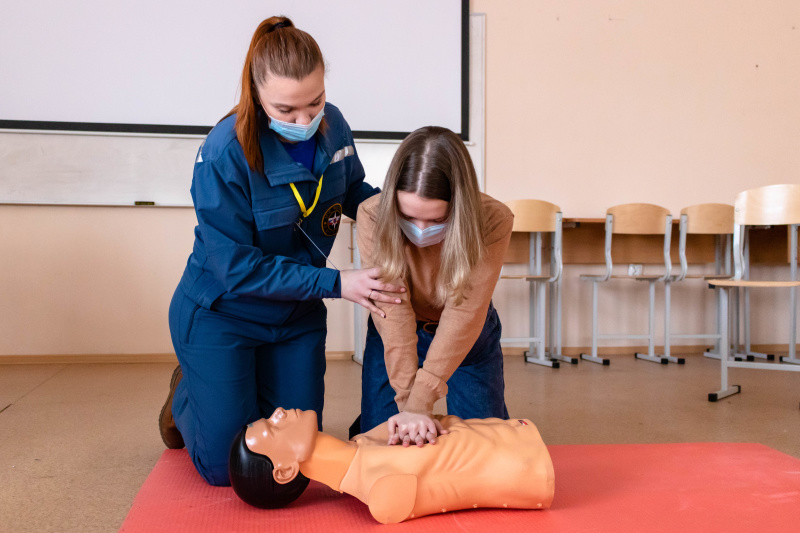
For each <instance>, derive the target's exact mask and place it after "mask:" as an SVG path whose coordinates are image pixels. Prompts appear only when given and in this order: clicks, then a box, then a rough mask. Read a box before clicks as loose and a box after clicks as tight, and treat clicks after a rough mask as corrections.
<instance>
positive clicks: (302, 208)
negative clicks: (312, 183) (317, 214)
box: [289, 174, 325, 218]
mask: <svg viewBox="0 0 800 533" xmlns="http://www.w3.org/2000/svg"><path fill="white" fill-rule="evenodd" d="M324 177H325V175H324V174H323V175H322V176H320V177H319V185H317V194H316V195H315V196H314V203H313V204H312V205H311V207H310V208H308V209H306V204H305V203H304V202H303V198H302V197H301V196H300V193H299V192H297V187H295V186H294V183H290V184H289V187H291V188H292V192H293V193H294V197H295V198H297V203H298V204H300V211H302V212H303V218H307V217H308V215H310V214H311V212H312V211H313V210H314V208H315V207H317V200H319V193H320V191H321V190H322V178H324Z"/></svg>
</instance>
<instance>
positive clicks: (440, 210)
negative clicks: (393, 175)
mask: <svg viewBox="0 0 800 533" xmlns="http://www.w3.org/2000/svg"><path fill="white" fill-rule="evenodd" d="M397 209H398V210H399V211H400V216H401V217H403V218H404V219H406V220H408V221H409V222H411V223H412V224H414V225H415V226H417V227H418V228H419V229H425V228H428V227H430V226H436V225H437V224H442V223H444V222H445V221H447V216H448V214H449V210H450V202H446V201H444V200H435V199H432V198H422V197H421V196H417V193H413V192H406V191H397Z"/></svg>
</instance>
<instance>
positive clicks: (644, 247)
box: [505, 218, 789, 265]
mask: <svg viewBox="0 0 800 533" xmlns="http://www.w3.org/2000/svg"><path fill="white" fill-rule="evenodd" d="M679 222H680V221H679V220H675V221H673V225H672V243H671V244H672V247H671V250H670V257H671V259H672V262H673V263H675V264H677V263H678V243H679V237H680V234H679ZM563 228H564V230H563V236H562V246H563V252H562V259H563V262H564V264H565V265H570V264H573V265H574V264H583V265H594V264H604V263H605V252H604V247H605V219H602V218H565V219H564V226H563ZM715 242H716V240H715V236H714V235H687V237H686V258H687V260H688V262H689V263H691V264H702V263H713V262H714V248H715ZM528 244H529V237H528V234H527V233H522V232H514V233H513V234H512V235H511V243H510V244H509V247H508V252H507V253H506V257H505V262H506V263H527V262H528ZM542 246H543V251H544V252H545V255H544V257H543V258H542V262H543V263H544V264H546V263H547V261H549V238H548V237H547V236H545V238H544V241H543V243H542ZM663 246H664V239H663V237H661V236H659V235H621V234H617V235H614V238H613V240H612V242H611V253H612V257H613V258H614V263H616V264H624V263H641V264H663V263H664V254H663ZM788 262H789V232H788V229H787V226H771V227H767V228H754V229H753V230H752V233H751V239H750V263H751V264H781V263H784V264H786V263H788Z"/></svg>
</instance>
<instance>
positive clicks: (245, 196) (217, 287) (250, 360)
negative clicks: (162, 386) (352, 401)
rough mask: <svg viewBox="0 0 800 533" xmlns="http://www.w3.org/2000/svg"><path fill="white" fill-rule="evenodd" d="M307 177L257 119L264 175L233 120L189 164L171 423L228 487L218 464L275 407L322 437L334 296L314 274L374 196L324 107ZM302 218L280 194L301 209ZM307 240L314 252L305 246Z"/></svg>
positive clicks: (348, 136)
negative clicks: (303, 418)
mask: <svg viewBox="0 0 800 533" xmlns="http://www.w3.org/2000/svg"><path fill="white" fill-rule="evenodd" d="M325 119H326V122H327V128H326V129H325V131H324V132H323V131H319V132H317V133H316V139H317V148H316V153H315V155H314V163H313V167H312V169H313V172H310V171H309V170H308V169H307V168H306V167H304V166H303V165H302V164H301V163H297V162H295V161H294V160H293V159H292V157H291V156H290V155H289V154H288V153H287V151H286V149H285V148H284V147H283V145H282V143H281V142H280V140H279V138H278V136H277V134H276V133H275V132H273V131H272V130H270V129H269V127H268V124H267V123H266V120H261V126H260V145H261V153H262V155H263V157H264V172H263V173H259V172H257V171H254V170H253V169H251V168H250V167H249V166H248V163H247V160H246V159H245V156H244V152H243V151H242V147H241V145H240V144H239V141H238V140H237V138H236V132H235V130H234V123H235V120H236V116H235V115H233V116H230V117H228V118H226V119H224V120H223V121H221V122H220V123H219V124H217V126H216V127H215V128H214V129H213V130H212V131H211V132H210V133H209V134H208V137H207V138H206V140H205V142H204V143H203V145H202V146H201V147H200V150H199V152H198V155H197V160H196V163H195V166H194V178H193V181H192V199H193V200H194V206H195V211H196V213H197V222H198V224H197V227H196V228H195V242H194V250H193V252H192V254H191V256H190V257H189V261H188V264H187V265H186V269H185V271H184V273H183V277H182V278H181V281H180V283H179V285H178V288H177V290H176V291H175V294H174V296H173V298H172V302H171V304H170V310H169V326H170V333H171V335H172V342H173V345H174V347H175V352H176V353H177V356H178V361H179V362H180V365H181V369H182V371H183V378H182V380H181V381H180V383H179V384H178V387H177V388H176V390H175V394H174V399H173V403H172V413H173V417H174V419H175V423H176V425H177V427H178V429H179V430H180V432H181V435H182V436H183V439H184V442H185V443H186V448H187V449H188V451H189V455H190V456H191V458H192V461H193V462H194V465H195V467H196V468H197V471H198V472H199V473H200V475H201V476H203V478H205V480H206V481H208V482H209V483H211V484H212V485H228V484H230V482H229V479H228V454H229V449H230V445H231V441H232V440H233V437H234V435H235V434H236V432H237V431H238V430H239V429H240V428H241V427H242V425H244V424H247V423H249V422H252V421H253V420H257V419H259V418H262V417H267V416H270V415H271V414H272V412H273V410H274V409H275V408H276V407H284V408H299V409H313V410H314V411H316V413H317V416H318V418H319V421H320V429H321V426H322V405H323V397H324V392H325V390H324V379H323V378H324V374H325V336H326V333H327V329H326V309H325V305H324V304H323V302H322V298H339V297H341V281H340V277H339V272H338V271H337V270H333V269H330V268H326V267H325V263H326V260H325V257H324V256H323V255H322V254H321V253H320V252H319V251H318V250H317V249H316V247H315V246H314V244H316V246H317V247H319V248H320V249H321V250H322V252H323V253H324V254H325V255H328V254H329V253H330V250H331V247H332V246H333V241H334V238H335V236H336V233H337V232H338V229H339V224H340V221H341V217H342V214H345V215H347V216H349V217H351V218H353V219H355V217H356V212H357V210H358V205H359V204H360V203H361V202H362V201H364V200H365V199H367V198H369V197H370V196H372V195H374V194H377V193H378V192H379V190H378V189H377V188H373V187H371V186H370V185H368V184H367V183H365V182H364V169H363V167H362V166H361V162H360V161H359V159H358V155H357V154H356V151H355V145H354V142H353V135H352V133H351V131H350V128H349V126H348V125H347V123H346V122H345V120H344V118H343V117H342V114H341V112H340V111H339V110H338V109H337V108H336V107H335V106H333V105H331V104H326V105H325ZM321 176H322V177H323V181H322V189H321V192H320V195H319V201H318V203H317V205H316V207H315V208H314V210H313V212H312V213H311V214H310V215H309V216H308V218H305V219H303V220H302V222H301V226H302V228H303V230H304V231H305V233H307V234H308V237H306V236H305V235H303V233H302V232H301V231H300V230H299V229H298V227H297V226H296V225H295V222H297V221H299V220H300V219H301V218H302V214H301V210H300V206H299V204H298V202H297V199H296V198H295V195H294V193H293V192H292V190H291V187H290V185H289V184H290V183H294V184H295V187H296V188H297V191H298V193H299V194H300V196H301V197H302V199H303V202H304V203H305V205H306V207H307V208H308V207H310V206H311V205H312V204H313V201H314V196H315V192H316V189H317V184H318V183H319V180H320V177H321ZM309 238H310V239H313V241H314V244H312V243H311V242H309Z"/></svg>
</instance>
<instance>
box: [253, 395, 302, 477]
mask: <svg viewBox="0 0 800 533" xmlns="http://www.w3.org/2000/svg"><path fill="white" fill-rule="evenodd" d="M316 439H317V413H315V412H314V411H300V410H297V409H290V410H289V411H286V410H284V409H282V408H280V407H278V408H277V409H275V412H274V413H272V416H270V417H269V418H262V419H261V420H257V421H255V422H253V423H252V424H250V425H249V426H247V431H246V432H245V442H246V443H247V447H248V448H250V451H253V452H255V453H260V454H262V455H266V456H267V457H269V458H270V459H271V460H272V464H273V465H274V471H273V477H274V478H275V481H277V482H278V483H288V482H290V481H291V480H293V479H294V478H295V476H297V473H298V472H299V471H300V465H299V463H302V462H303V461H306V460H308V459H309V458H310V457H311V453H312V452H313V451H314V444H315V443H316Z"/></svg>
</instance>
